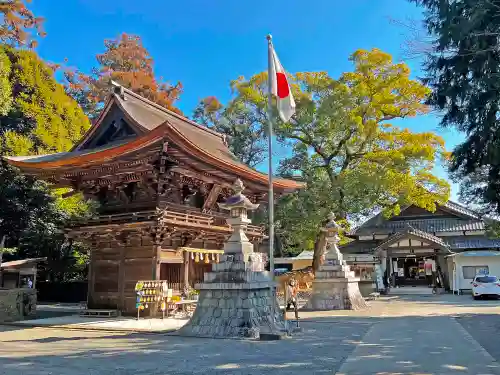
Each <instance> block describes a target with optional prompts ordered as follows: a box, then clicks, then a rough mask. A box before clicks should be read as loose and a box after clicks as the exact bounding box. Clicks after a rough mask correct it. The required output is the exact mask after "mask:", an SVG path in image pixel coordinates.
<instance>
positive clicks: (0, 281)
mask: <svg viewBox="0 0 500 375" xmlns="http://www.w3.org/2000/svg"><path fill="white" fill-rule="evenodd" d="M5 237H6V236H5V235H3V236H2V241H1V242H0V287H1V286H2V285H3V272H2V260H3V248H4V246H5Z"/></svg>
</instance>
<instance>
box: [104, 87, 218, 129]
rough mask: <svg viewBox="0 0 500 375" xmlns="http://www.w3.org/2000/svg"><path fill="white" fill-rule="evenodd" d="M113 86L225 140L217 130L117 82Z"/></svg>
mask: <svg viewBox="0 0 500 375" xmlns="http://www.w3.org/2000/svg"><path fill="white" fill-rule="evenodd" d="M111 84H112V85H113V87H115V88H119V89H120V90H123V92H124V93H126V94H127V95H130V96H133V97H134V98H135V99H138V100H140V101H142V102H144V103H145V104H147V105H149V106H151V107H153V108H155V109H157V110H160V111H162V112H164V113H167V114H169V115H171V116H174V117H176V118H178V119H179V120H182V121H185V122H187V123H189V124H191V125H193V126H196V127H197V128H199V129H201V130H204V131H206V132H207V133H209V134H212V135H215V136H217V137H220V138H222V139H224V137H225V135H224V134H221V133H219V132H217V131H215V130H212V129H210V128H207V127H206V126H203V125H201V124H198V123H197V122H196V121H193V120H190V119H189V118H187V117H186V116H182V115H180V114H178V113H176V112H174V111H171V110H169V109H168V108H165V107H163V106H161V105H159V104H157V103H155V102H153V101H151V100H149V99H146V98H145V97H144V96H142V95H139V94H137V93H135V92H134V91H132V90H130V89H127V88H126V87H123V86H122V85H120V84H119V83H117V82H115V81H111ZM113 94H114V95H119V94H117V93H116V92H114V93H113Z"/></svg>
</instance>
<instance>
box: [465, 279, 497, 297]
mask: <svg viewBox="0 0 500 375" xmlns="http://www.w3.org/2000/svg"><path fill="white" fill-rule="evenodd" d="M471 284H472V296H473V297H474V299H479V298H481V297H497V298H498V297H500V281H499V280H498V277H496V276H492V275H477V276H476V277H474V280H472V282H471Z"/></svg>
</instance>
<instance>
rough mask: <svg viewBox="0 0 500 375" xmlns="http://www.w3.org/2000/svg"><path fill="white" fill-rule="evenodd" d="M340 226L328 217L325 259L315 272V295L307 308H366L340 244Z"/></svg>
mask: <svg viewBox="0 0 500 375" xmlns="http://www.w3.org/2000/svg"><path fill="white" fill-rule="evenodd" d="M339 229H340V226H339V225H338V224H337V223H336V222H335V216H334V215H333V214H330V215H329V216H328V223H327V224H326V226H325V227H324V228H323V229H322V230H323V231H325V232H326V254H325V262H324V264H323V265H321V266H320V267H319V270H317V271H316V274H315V278H314V281H313V286H312V295H311V298H310V299H309V302H308V303H307V304H306V306H305V307H304V308H303V309H304V310H361V309H363V308H366V307H367V304H366V301H365V299H364V298H363V296H362V295H361V293H360V291H359V284H358V282H359V278H356V277H355V276H354V271H351V270H350V267H349V266H348V265H347V263H346V262H345V260H343V257H342V254H341V252H340V250H339V248H338V247H337V244H338V242H339V235H338V232H339Z"/></svg>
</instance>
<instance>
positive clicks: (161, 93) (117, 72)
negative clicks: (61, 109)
mask: <svg viewBox="0 0 500 375" xmlns="http://www.w3.org/2000/svg"><path fill="white" fill-rule="evenodd" d="M104 46H105V48H106V50H105V52H104V53H102V54H98V55H97V62H98V64H99V65H98V66H97V67H95V68H94V69H92V74H90V75H86V74H85V73H82V72H79V71H76V70H73V69H68V68H65V69H63V70H64V75H65V77H66V81H67V84H66V88H67V92H68V94H70V95H71V96H72V97H73V98H74V99H75V100H76V101H77V102H78V103H79V104H80V106H81V107H82V108H83V110H84V111H85V112H86V113H87V114H88V115H89V116H90V117H91V118H92V117H95V116H96V115H97V114H98V113H99V111H100V109H101V108H102V104H103V102H104V100H105V98H106V96H107V95H108V94H109V87H110V82H111V81H112V80H113V81H116V82H118V83H119V84H121V85H123V86H124V87H126V88H129V89H131V90H132V91H134V92H136V93H137V94H139V95H142V96H144V97H145V98H147V99H149V100H151V101H153V102H155V103H156V104H159V105H161V106H163V107H165V108H167V109H170V110H172V111H175V112H180V111H179V110H178V109H177V108H176V107H175V102H176V101H177V100H178V99H179V96H180V94H181V92H182V85H181V83H180V82H178V83H177V84H175V85H171V84H169V83H167V82H164V81H163V80H162V79H161V78H160V79H157V78H156V77H155V75H154V70H153V68H154V61H153V58H152V57H151V55H150V54H149V52H148V50H147V49H146V48H145V47H144V45H143V44H142V40H141V38H140V37H139V36H137V35H129V34H125V33H123V34H121V35H120V36H119V37H118V38H117V39H109V40H105V41H104Z"/></svg>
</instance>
